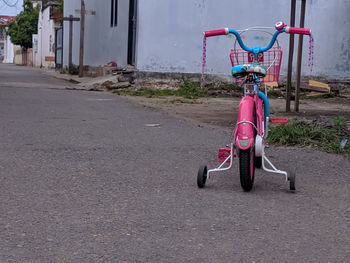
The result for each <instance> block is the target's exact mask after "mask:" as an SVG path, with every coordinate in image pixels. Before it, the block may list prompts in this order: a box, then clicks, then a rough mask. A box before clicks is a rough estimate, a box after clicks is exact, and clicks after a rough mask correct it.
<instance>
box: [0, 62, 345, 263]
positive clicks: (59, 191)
mask: <svg viewBox="0 0 350 263" xmlns="http://www.w3.org/2000/svg"><path fill="white" fill-rule="evenodd" d="M69 85H71V84H67V83H66V82H62V81H60V80H57V79H53V78H50V77H47V76H46V75H43V74H42V73H41V71H39V70H34V69H30V68H24V67H15V66H7V65H2V64H0V120H1V122H0V262H1V263H3V262H33V263H36V262H201V263H202V262H349V258H350V188H349V182H350V173H349V171H350V162H349V160H347V159H345V158H343V157H341V156H337V155H332V154H327V153H321V152H317V151H313V150H311V149H284V148H270V149H268V154H269V156H270V157H271V160H272V161H273V162H274V163H275V164H276V165H277V166H278V167H280V168H281V169H289V168H292V167H296V168H297V192H296V193H294V194H292V193H290V192H288V191H287V190H288V185H287V183H286V182H285V181H284V179H283V178H282V177H281V176H277V175H273V174H267V173H265V172H262V171H260V170H259V171H257V172H256V182H255V187H254V189H253V191H252V192H250V193H245V192H243V191H242V190H241V188H240V183H239V174H238V169H237V166H238V163H237V160H236V161H235V165H234V168H233V169H232V170H231V171H230V172H226V173H223V174H218V175H216V176H213V177H212V178H211V180H210V181H208V183H207V188H205V189H198V188H197V186H196V173H197V169H198V166H199V164H201V163H207V164H208V165H209V166H210V167H213V165H215V164H216V154H217V148H218V147H220V146H225V144H226V143H228V142H229V138H230V131H228V130H226V129H224V128H220V127H209V126H200V127H199V126H198V125H193V124H191V123H188V122H185V121H183V120H181V119H176V118H173V117H170V116H168V115H166V114H165V113H161V112H157V111H156V110H153V109H149V108H143V107H138V106H135V105H133V104H132V103H130V102H129V101H128V100H127V99H125V98H120V97H117V96H115V95H111V94H108V93H103V92H85V91H73V90H66V89H65V87H69ZM147 124H159V126H158V125H150V126H149V125H147ZM154 126H155V127H154Z"/></svg>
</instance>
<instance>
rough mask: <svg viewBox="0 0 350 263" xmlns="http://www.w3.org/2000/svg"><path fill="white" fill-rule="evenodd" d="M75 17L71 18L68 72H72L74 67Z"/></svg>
mask: <svg viewBox="0 0 350 263" xmlns="http://www.w3.org/2000/svg"><path fill="white" fill-rule="evenodd" d="M72 53H73V16H72V15H70V16H69V62H68V72H69V73H71V72H72V67H73V55H72Z"/></svg>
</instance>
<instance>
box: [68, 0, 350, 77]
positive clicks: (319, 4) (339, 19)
mask: <svg viewBox="0 0 350 263" xmlns="http://www.w3.org/2000/svg"><path fill="white" fill-rule="evenodd" d="M80 2H81V1H80V0H65V3H64V16H66V17H67V16H69V15H73V16H75V17H80V15H79V9H80ZM85 3H86V9H87V10H94V11H96V14H95V15H87V16H86V21H85V39H84V41H85V53H84V64H85V65H90V66H101V65H105V64H106V63H108V62H110V61H115V62H117V64H118V65H119V66H125V65H126V64H134V65H135V66H136V67H137V69H138V70H140V71H146V72H177V73H200V72H201V64H202V42H203V33H202V32H203V31H205V30H208V29H216V28H224V27H230V28H234V29H245V28H247V27H251V26H263V27H273V26H274V25H275V23H276V22H277V21H281V20H282V21H284V22H286V23H289V19H290V6H289V4H286V3H285V1H275V0H265V1H255V0H246V1H232V0H220V1H217V0H99V1H96V0H85ZM288 3H289V2H288ZM300 3H301V1H297V10H300ZM349 10H350V2H349V1H344V0H334V1H328V0H318V1H306V18H305V26H306V27H310V28H311V29H312V33H313V36H314V39H315V42H314V43H315V49H314V51H315V52H314V56H315V60H314V69H313V72H312V75H317V76H326V77H330V78H338V77H341V78H349V76H350V62H349V61H350V57H349V54H350V40H349V39H350V33H349V32H350V31H349V30H339V25H342V28H349V27H350V16H349V15H348V11H349ZM298 20H299V13H298V12H297V19H296V21H297V24H298ZM79 32H80V22H74V34H73V63H74V64H76V65H78V63H79ZM254 38H256V35H254V34H253V35H252V39H254ZM264 41H265V42H266V41H267V38H266V39H265V40H264ZM264 41H263V43H262V45H265V44H266V43H265V42H264ZM308 42H309V41H308V37H304V53H303V68H302V70H303V74H304V75H309V74H310V73H309V70H308V68H307V64H308V61H307V60H308V52H309V49H308V47H309V46H308ZM68 43H69V22H64V52H63V57H64V58H63V64H64V65H67V64H68ZM233 43H234V42H233V39H232V38H227V37H224V36H221V37H216V38H211V39H209V40H208V54H207V72H208V73H211V74H222V75H229V74H230V60H229V56H228V52H229V49H230V48H233ZM279 43H280V44H281V45H282V46H283V48H284V51H285V52H284V58H283V59H282V68H281V75H282V77H283V75H285V74H286V68H287V60H288V59H287V56H288V53H287V50H288V43H289V37H288V35H286V34H285V35H282V36H281V37H279ZM296 43H297V41H296ZM295 53H296V52H295ZM295 55H296V54H295Z"/></svg>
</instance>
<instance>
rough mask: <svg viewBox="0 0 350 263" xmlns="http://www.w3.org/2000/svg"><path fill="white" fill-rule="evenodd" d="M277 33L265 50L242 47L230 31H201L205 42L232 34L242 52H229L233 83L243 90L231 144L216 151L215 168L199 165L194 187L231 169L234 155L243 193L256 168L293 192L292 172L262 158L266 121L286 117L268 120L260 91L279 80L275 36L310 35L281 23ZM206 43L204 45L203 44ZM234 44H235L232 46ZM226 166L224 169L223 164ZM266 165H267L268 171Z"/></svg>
mask: <svg viewBox="0 0 350 263" xmlns="http://www.w3.org/2000/svg"><path fill="white" fill-rule="evenodd" d="M275 28H276V31H275V33H274V34H273V36H272V39H271V42H270V43H269V44H268V45H267V46H266V47H264V48H261V47H259V46H254V47H252V48H248V47H247V46H245V45H244V43H243V41H242V38H241V35H240V33H239V32H238V31H235V30H233V29H228V28H223V29H217V30H209V31H205V32H204V37H205V38H204V41H206V38H207V37H213V36H220V35H228V34H232V35H234V36H235V37H236V41H237V42H238V44H239V45H240V47H241V48H242V49H233V50H231V52H230V58H231V62H232V66H233V68H232V76H233V77H234V78H235V79H236V82H237V83H239V84H241V85H242V86H243V87H244V96H243V98H242V100H241V102H240V104H239V108H238V118H237V123H236V127H235V129H234V133H233V134H234V136H233V142H232V143H231V146H230V147H225V148H220V149H219V162H220V163H221V164H220V165H219V166H218V167H217V168H214V169H210V170H208V169H207V166H205V165H202V166H200V168H199V170H198V174H197V185H198V187H199V188H203V187H204V186H205V183H206V181H207V179H208V178H209V175H210V174H211V173H213V172H219V171H225V170H228V169H230V168H231V167H232V164H233V159H234V157H235V156H238V157H239V171H240V182H241V186H242V188H243V190H244V191H250V190H251V189H252V187H253V184H254V174H255V168H261V167H262V168H263V169H264V170H265V171H267V172H271V173H276V174H281V175H284V176H285V179H286V181H287V182H288V181H289V188H290V190H291V191H295V172H294V171H290V172H286V171H282V170H279V169H277V168H276V167H275V166H274V165H273V164H272V162H271V161H270V160H269V159H268V158H267V157H266V155H265V151H264V148H265V143H264V142H265V139H266V138H267V136H268V124H269V122H275V123H276V122H277V123H286V122H288V120H287V119H285V118H270V116H269V101H268V99H267V92H266V85H265V92H262V91H261V90H260V88H261V86H262V83H264V82H268V81H278V77H279V71H280V64H281V59H282V48H280V46H279V45H278V41H277V47H274V44H275V42H276V39H277V37H278V36H279V34H281V33H290V34H304V35H309V36H310V43H311V39H312V38H311V31H310V29H307V28H295V27H289V26H287V25H286V24H284V23H283V22H278V23H277V24H276V25H275ZM204 43H206V42H204ZM235 45H236V43H235ZM227 163H229V164H228V166H226V167H224V166H225V164H227ZM266 165H269V167H270V168H268V167H267V166H266Z"/></svg>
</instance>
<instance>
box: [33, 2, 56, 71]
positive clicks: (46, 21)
mask: <svg viewBox="0 0 350 263" xmlns="http://www.w3.org/2000/svg"><path fill="white" fill-rule="evenodd" d="M50 8H51V7H47V8H45V9H44V10H41V12H40V14H39V23H38V53H37V55H36V61H35V66H36V67H46V68H54V67H55V62H54V61H53V62H52V61H45V57H55V49H54V44H55V22H54V21H53V20H52V19H50Z"/></svg>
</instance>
